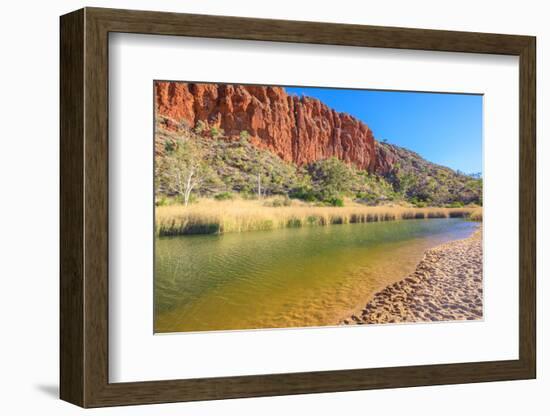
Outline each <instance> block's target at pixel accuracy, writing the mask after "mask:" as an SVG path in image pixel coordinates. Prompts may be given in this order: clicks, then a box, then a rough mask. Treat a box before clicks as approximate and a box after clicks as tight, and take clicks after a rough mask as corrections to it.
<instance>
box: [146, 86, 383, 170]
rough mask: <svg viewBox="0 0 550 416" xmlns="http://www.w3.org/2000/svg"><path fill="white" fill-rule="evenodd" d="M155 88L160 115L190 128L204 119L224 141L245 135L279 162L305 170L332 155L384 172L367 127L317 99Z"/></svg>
mask: <svg viewBox="0 0 550 416" xmlns="http://www.w3.org/2000/svg"><path fill="white" fill-rule="evenodd" d="M155 87H156V91H155V93H156V109H157V111H158V113H159V114H161V115H164V116H167V117H170V118H172V119H174V120H177V121H178V122H182V121H184V122H186V123H187V124H188V125H189V126H191V127H193V126H195V125H196V124H197V122H198V121H199V120H202V121H203V122H205V123H206V125H207V126H208V127H214V126H215V127H220V128H222V129H223V130H224V131H225V135H227V136H239V134H240V132H241V131H244V130H246V131H248V133H249V135H250V141H251V142H252V143H253V144H255V145H257V146H259V147H263V148H267V149H270V150H271V151H272V152H274V153H276V154H277V155H279V156H280V157H281V158H282V159H283V160H286V161H292V162H295V163H296V164H298V165H303V164H306V163H309V162H312V161H315V160H319V159H325V158H328V157H332V156H336V157H338V158H339V159H341V160H343V161H345V162H348V163H353V164H354V165H356V166H357V167H359V168H361V169H367V170H369V171H370V172H373V171H374V170H376V171H380V170H382V167H384V170H385V169H387V168H388V166H386V165H388V164H387V163H384V161H377V160H376V158H377V154H378V155H379V156H378V157H380V155H381V154H380V152H378V153H377V152H376V148H375V140H374V136H373V134H372V131H371V130H370V129H369V127H367V125H365V124H364V123H362V122H361V121H359V120H357V119H356V118H354V117H352V116H350V115H349V114H345V113H339V112H337V111H334V110H332V109H331V108H329V107H327V106H326V105H325V104H323V103H322V102H321V101H319V100H317V99H314V98H309V97H301V98H300V97H296V96H289V95H288V94H287V93H286V92H285V90H284V89H283V88H281V87H263V86H243V85H218V84H193V83H183V82H157V83H156V85H155ZM379 173H382V172H379Z"/></svg>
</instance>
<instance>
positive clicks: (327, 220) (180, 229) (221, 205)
mask: <svg viewBox="0 0 550 416" xmlns="http://www.w3.org/2000/svg"><path fill="white" fill-rule="evenodd" d="M477 211H479V212H481V209H479V208H439V207H431V208H430V207H428V208H406V207H392V206H380V207H368V206H364V205H360V204H351V205H348V206H345V207H326V206H313V205H309V204H305V203H302V202H300V201H292V203H291V205H290V206H277V207H273V206H266V200H260V201H258V200H241V199H237V200H229V201H216V200H210V199H201V200H199V201H198V202H197V203H196V204H192V205H189V206H187V207H185V206H183V205H169V206H160V207H156V213H155V222H156V232H157V235H159V236H167V235H187V234H222V233H231V232H244V231H259V230H273V229H277V228H285V227H305V226H317V225H331V224H352V223H366V222H375V221H392V220H405V219H422V218H467V217H470V215H471V214H472V213H474V212H477Z"/></svg>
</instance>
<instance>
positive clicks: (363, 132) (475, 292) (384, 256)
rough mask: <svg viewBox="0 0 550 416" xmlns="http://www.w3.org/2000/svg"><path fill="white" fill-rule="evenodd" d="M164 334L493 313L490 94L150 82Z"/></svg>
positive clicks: (157, 278)
mask: <svg viewBox="0 0 550 416" xmlns="http://www.w3.org/2000/svg"><path fill="white" fill-rule="evenodd" d="M154 99H155V102H154V117H155V129H154V152H155V161H154V180H155V198H154V200H155V202H154V203H155V230H154V232H155V266H154V304H155V310H154V330H155V332H156V333H170V332H197V331H227V330H250V329H269V328H303V327H322V326H348V325H366V326H368V325H369V324H394V323H419V322H447V321H469V320H480V319H483V279H482V274H483V273H482V272H483V270H482V268H483V253H482V219H483V215H482V205H483V193H482V184H483V175H482V148H483V146H482V140H483V138H482V136H483V96H482V95H476V94H447V93H430V92H407V91H378V90H358V89H344V88H313V87H296V86H293V87H291V86H264V85H247V84H225V83H217V84H216V83H197V82H183V81H155V82H154Z"/></svg>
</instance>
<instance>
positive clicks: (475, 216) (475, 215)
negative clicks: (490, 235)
mask: <svg viewBox="0 0 550 416" xmlns="http://www.w3.org/2000/svg"><path fill="white" fill-rule="evenodd" d="M468 218H470V219H471V220H472V221H483V208H481V207H479V208H475V209H474V210H473V211H472V212H471V213H470V216H469V217H468Z"/></svg>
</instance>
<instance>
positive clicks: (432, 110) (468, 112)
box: [285, 87, 483, 173]
mask: <svg viewBox="0 0 550 416" xmlns="http://www.w3.org/2000/svg"><path fill="white" fill-rule="evenodd" d="M285 89H286V91H287V92H288V93H289V94H297V95H299V96H301V95H307V96H310V97H315V98H318V99H320V100H321V101H322V102H324V103H325V104H326V105H328V106H329V107H331V108H333V109H335V110H337V111H340V112H345V113H349V114H351V115H352V116H354V117H356V118H358V119H360V120H362V121H363V122H364V123H365V124H367V125H368V126H369V127H370V128H371V130H372V131H373V132H374V137H375V138H376V139H377V140H382V139H386V140H387V141H388V142H389V143H392V144H396V145H398V146H402V147H406V148H407V149H410V150H413V151H415V152H417V153H419V154H420V155H421V156H422V157H423V158H425V159H427V160H429V161H431V162H434V163H437V164H440V165H443V166H448V167H450V168H452V169H455V170H456V169H459V170H461V171H463V172H465V173H477V172H481V171H482V118H483V114H482V101H483V97H482V96H481V95H467V94H436V93H423V92H398V91H372V90H346V89H333V88H302V87H299V88H294V87H292V88H290V87H285Z"/></svg>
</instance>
